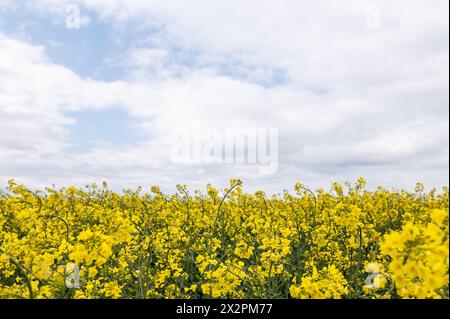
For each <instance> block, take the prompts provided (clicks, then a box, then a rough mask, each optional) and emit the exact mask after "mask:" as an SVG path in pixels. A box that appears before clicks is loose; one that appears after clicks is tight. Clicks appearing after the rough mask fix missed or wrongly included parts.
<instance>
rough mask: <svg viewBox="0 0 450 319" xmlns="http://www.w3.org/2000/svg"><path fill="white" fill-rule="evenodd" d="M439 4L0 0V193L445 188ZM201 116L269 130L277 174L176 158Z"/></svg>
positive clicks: (443, 6) (444, 25) (444, 32)
mask: <svg viewBox="0 0 450 319" xmlns="http://www.w3.org/2000/svg"><path fill="white" fill-rule="evenodd" d="M448 7H449V2H448V1H447V0H433V1H423V0H396V1H393V0H368V1H364V0H327V1H325V0H323V1H322V0H314V1H298V0H277V1H275V0H270V1H269V0H244V1H242V0H227V1H223V0H221V1H219V0H203V1H201V0H192V1H184V0H151V1H149V0H79V1H76V0H67V1H66V0H0V129H1V134H0V187H1V188H4V186H5V185H6V182H7V180H8V179H10V178H15V179H16V180H18V181H21V182H23V183H26V184H28V185H30V186H32V187H42V186H49V185H52V184H56V185H57V186H64V185H71V184H74V185H84V184H86V183H92V182H101V181H104V180H105V181H108V182H109V184H110V185H111V186H112V187H113V188H115V189H119V190H120V189H122V188H125V187H134V186H137V185H142V186H145V187H148V186H150V185H154V184H159V185H161V186H162V187H163V188H165V189H167V190H171V189H173V187H174V186H175V185H176V184H178V183H187V184H188V185H190V186H191V188H202V189H203V187H204V185H206V184H207V183H213V184H215V185H217V186H224V185H225V184H226V183H227V181H228V180H229V179H230V178H232V177H239V178H241V179H242V180H243V181H244V182H245V184H246V186H247V189H248V190H255V189H259V188H264V189H265V190H267V191H269V192H280V191H282V190H283V189H286V188H288V189H292V186H293V185H294V184H295V182H298V181H301V182H303V183H305V184H307V185H310V186H311V187H319V186H323V187H328V186H329V184H330V183H331V182H333V181H345V180H355V179H357V178H358V177H359V176H364V177H366V178H367V179H368V180H369V185H370V186H371V187H374V186H376V185H383V186H385V187H388V188H391V187H395V188H411V187H413V186H414V184H415V182H417V181H423V182H424V183H425V184H426V185H428V186H429V187H433V186H435V187H440V186H444V185H447V184H448V171H449V109H448V106H449V91H448V85H449V83H448V82H449V73H448V72H449V71H448V69H449V16H448V14H449V13H448V11H449V8H448ZM78 13H79V15H78ZM78 16H79V19H76V18H77V17H78ZM199 121H200V122H201V123H202V124H203V125H204V126H206V127H209V128H217V129H225V128H277V129H279V137H278V171H277V172H276V173H274V174H259V173H258V169H257V167H255V165H232V164H220V163H216V164H208V163H196V164H192V163H184V164H183V163H179V161H178V162H174V161H173V159H172V158H171V156H170V155H169V154H170V150H171V148H172V147H173V140H172V139H171V138H170V136H171V134H172V133H173V131H174V130H176V129H179V128H188V127H190V126H192V125H193V123H196V122H199Z"/></svg>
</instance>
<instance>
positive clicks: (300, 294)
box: [0, 179, 449, 299]
mask: <svg viewBox="0 0 450 319" xmlns="http://www.w3.org/2000/svg"><path fill="white" fill-rule="evenodd" d="M365 186H366V181H365V180H364V179H359V180H358V181H357V182H356V183H346V184H345V185H340V184H337V183H336V184H333V186H332V189H331V190H330V191H329V192H327V191H325V190H323V189H318V190H316V191H311V190H309V189H308V188H306V187H305V186H304V185H302V184H297V185H296V186H295V190H294V192H293V193H290V192H288V191H285V192H284V193H283V194H279V195H274V196H271V197H268V196H267V195H266V194H265V193H264V192H262V191H258V192H256V193H255V194H248V193H245V192H244V191H243V188H242V183H241V182H240V181H239V180H236V179H234V180H231V182H230V187H228V188H226V189H224V190H223V191H220V190H218V189H216V188H214V187H212V186H211V185H208V187H207V189H206V193H205V194H204V193H201V192H200V191H195V192H193V193H191V192H189V191H188V189H187V187H186V186H185V185H179V186H178V187H177V188H178V192H177V193H176V194H173V195H168V194H164V193H163V192H162V191H161V190H160V188H159V187H157V186H154V187H152V188H151V190H150V193H144V192H143V191H142V189H141V188H138V189H137V190H125V191H124V192H123V193H121V194H118V193H116V192H113V191H110V190H108V188H107V185H106V184H104V185H102V186H97V185H88V186H86V187H85V188H83V189H78V188H74V187H69V188H66V189H61V190H55V189H54V188H47V189H45V190H43V191H36V192H35V191H32V190H31V189H29V188H27V187H25V186H23V185H21V184H18V183H16V182H14V181H10V182H9V185H8V188H7V191H6V192H0V298H81V299H86V298H88V299H90V298H139V299H144V298H183V299H184V298H185V299H189V298H317V299H319V298H320V299H322V298H326V299H328V298H449V277H448V267H449V265H448V263H449V247H448V246H449V227H448V223H449V217H448V216H449V190H448V188H446V187H445V188H443V190H442V192H439V193H438V192H437V191H436V190H432V191H430V192H428V193H426V192H425V191H424V187H423V185H422V184H418V185H417V187H416V189H415V191H414V192H407V191H389V190H386V189H384V188H381V187H380V188H378V189H376V190H374V191H369V190H366V188H365Z"/></svg>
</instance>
